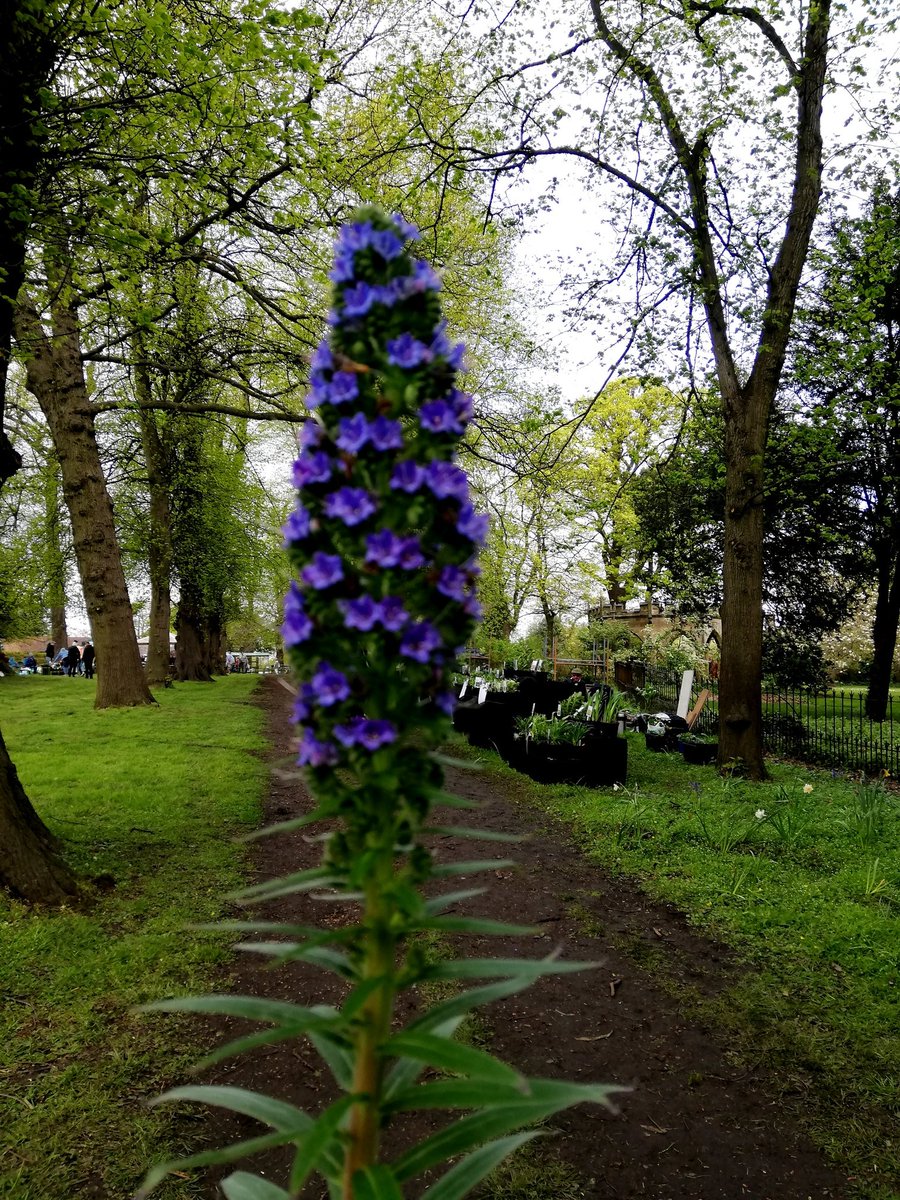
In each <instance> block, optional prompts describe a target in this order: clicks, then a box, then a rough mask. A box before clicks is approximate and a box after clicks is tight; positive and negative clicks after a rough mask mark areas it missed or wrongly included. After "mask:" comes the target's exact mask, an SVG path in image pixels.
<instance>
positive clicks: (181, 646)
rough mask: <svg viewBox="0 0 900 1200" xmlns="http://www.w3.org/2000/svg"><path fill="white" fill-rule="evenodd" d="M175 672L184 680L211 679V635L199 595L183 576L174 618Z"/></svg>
mask: <svg viewBox="0 0 900 1200" xmlns="http://www.w3.org/2000/svg"><path fill="white" fill-rule="evenodd" d="M175 636H176V641H175V673H176V675H177V676H178V678H179V679H180V680H181V681H182V682H188V681H190V682H193V683H211V682H212V671H211V669H210V639H209V628H208V626H207V621H206V614H205V613H204V611H203V603H202V599H201V597H200V595H199V594H198V593H197V591H196V590H195V589H194V587H193V586H192V584H191V581H190V580H189V579H185V578H184V577H182V580H181V596H180V598H179V600H178V614H177V616H176V618H175Z"/></svg>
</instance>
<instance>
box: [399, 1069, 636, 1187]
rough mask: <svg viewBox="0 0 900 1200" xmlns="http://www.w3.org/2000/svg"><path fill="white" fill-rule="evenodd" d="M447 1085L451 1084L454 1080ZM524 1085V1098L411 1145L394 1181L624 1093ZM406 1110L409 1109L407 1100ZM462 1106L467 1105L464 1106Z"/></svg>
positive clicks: (548, 1083) (536, 1082) (424, 1088)
mask: <svg viewBox="0 0 900 1200" xmlns="http://www.w3.org/2000/svg"><path fill="white" fill-rule="evenodd" d="M447 1082H448V1083H449V1084H451V1085H452V1084H454V1083H457V1082H458V1081H456V1080H450V1081H447ZM439 1086H440V1085H439V1084H423V1085H421V1086H420V1087H418V1088H411V1089H410V1091H411V1092H415V1091H418V1092H419V1093H426V1092H428V1091H429V1090H431V1089H432V1088H437V1087H439ZM528 1086H529V1090H530V1094H529V1095H528V1096H523V1095H521V1094H520V1095H518V1096H517V1097H516V1096H512V1097H510V1098H509V1099H505V1100H504V1102H503V1103H500V1104H496V1105H491V1106H489V1107H482V1108H481V1109H480V1110H479V1111H478V1112H474V1113H472V1114H471V1115H469V1116H467V1117H463V1118H462V1119H461V1120H459V1121H456V1122H455V1123H454V1124H452V1125H449V1126H447V1128H445V1129H441V1130H440V1131H439V1132H438V1133H436V1134H433V1135H432V1136H431V1137H429V1138H426V1140H425V1141H424V1142H420V1143H419V1144H418V1145H417V1146H413V1147H412V1149H410V1150H408V1151H407V1152H406V1153H405V1154H403V1155H402V1156H401V1157H400V1158H399V1159H398V1160H397V1162H396V1163H394V1164H393V1166H394V1173H395V1174H396V1176H397V1178H398V1179H399V1180H400V1181H401V1182H403V1181H404V1180H406V1179H411V1178H412V1177H413V1176H415V1175H418V1174H419V1173H420V1172H421V1171H425V1170H427V1169H428V1168H429V1167H433V1166H435V1165H436V1164H437V1163H439V1162H443V1161H444V1160H445V1159H447V1158H454V1157H455V1156H456V1155H457V1154H464V1153H465V1152H466V1151H467V1150H470V1149H472V1147H473V1146H477V1145H480V1144H483V1143H484V1142H485V1141H486V1140H489V1139H492V1138H495V1137H502V1136H503V1135H505V1134H507V1133H510V1132H511V1131H512V1130H514V1129H516V1128H518V1127H520V1126H522V1125H533V1124H535V1123H536V1122H538V1121H543V1120H544V1119H545V1118H547V1117H550V1116H552V1115H553V1114H554V1113H557V1112H559V1111H560V1110H561V1109H564V1108H571V1107H572V1105H574V1104H581V1103H583V1102H585V1101H588V1102H591V1103H594V1104H604V1105H606V1106H607V1107H611V1104H610V1097H611V1096H612V1095H613V1094H614V1093H616V1092H621V1091H627V1090H628V1089H627V1088H618V1087H612V1086H609V1087H607V1086H601V1085H595V1084H594V1085H592V1084H578V1083H562V1082H559V1081H557V1080H553V1079H532V1080H529V1081H528ZM482 1094H483V1093H482ZM404 1107H405V1106H404ZM410 1107H413V1104H412V1098H411V1097H410ZM464 1107H471V1105H470V1104H465V1105H464Z"/></svg>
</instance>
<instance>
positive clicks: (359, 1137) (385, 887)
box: [343, 851, 396, 1200]
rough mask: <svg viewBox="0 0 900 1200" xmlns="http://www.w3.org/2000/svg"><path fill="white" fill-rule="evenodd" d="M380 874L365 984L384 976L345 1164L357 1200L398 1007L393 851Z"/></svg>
mask: <svg viewBox="0 0 900 1200" xmlns="http://www.w3.org/2000/svg"><path fill="white" fill-rule="evenodd" d="M381 868H382V869H381V870H378V871H377V872H375V873H374V874H375V879H374V881H373V882H372V883H370V884H369V886H368V888H367V893H366V912H365V924H366V945H365V959H364V963H363V970H362V978H361V982H363V983H364V982H367V981H369V980H376V979H377V980H380V981H381V984H380V986H379V987H376V988H375V989H374V991H373V992H372V994H371V996H369V998H368V1000H367V1001H366V1002H365V1004H364V1006H363V1008H362V1010H361V1013H360V1027H359V1032H358V1034H357V1038H356V1046H355V1052H356V1053H355V1064H354V1071H353V1089H352V1090H353V1094H354V1095H355V1096H358V1097H359V1100H358V1101H357V1103H356V1104H354V1106H353V1109H352V1110H351V1114H350V1128H349V1133H350V1144H349V1146H348V1148H347V1158H346V1162H345V1168H344V1198H343V1200H353V1176H354V1174H355V1173H356V1172H357V1171H359V1170H361V1169H362V1168H364V1167H368V1166H371V1165H372V1164H373V1163H375V1162H376V1161H377V1157H378V1140H379V1132H380V1126H381V1122H380V1109H381V1088H382V1079H383V1060H382V1058H381V1055H380V1054H379V1047H380V1045H381V1044H382V1042H384V1040H385V1039H386V1038H387V1037H388V1035H389V1034H390V1029H391V1019H392V1016H393V1009H394V966H395V963H394V958H395V951H396V938H395V937H394V935H393V934H392V933H391V932H390V909H389V904H390V902H389V901H388V903H385V898H386V897H389V896H390V894H391V888H390V882H389V881H390V879H391V876H392V875H393V852H392V851H389V852H388V853H387V854H386V855H385V858H384V859H383V860H382V863H381Z"/></svg>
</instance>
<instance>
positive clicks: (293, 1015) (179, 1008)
mask: <svg viewBox="0 0 900 1200" xmlns="http://www.w3.org/2000/svg"><path fill="white" fill-rule="evenodd" d="M139 1011H141V1012H197V1013H215V1014H217V1015H219V1016H228V1017H243V1018H244V1019H245V1020H247V1021H274V1022H276V1023H277V1024H284V1025H291V1026H293V1027H295V1028H300V1029H303V1028H306V1027H307V1026H310V1025H322V1024H324V1023H325V1022H329V1021H336V1020H337V1018H338V1013H337V1010H336V1009H334V1008H331V1007H330V1006H329V1005H325V1004H316V1005H313V1006H312V1007H311V1008H305V1007H304V1006H303V1005H301V1004H291V1003H290V1001H288V1000H267V999H265V998H263V997H261V996H232V995H227V994H226V995H212V996H174V997H172V998H171V999H169V1000H153V1001H151V1002H150V1003H149V1004H144V1005H142V1006H141V1008H140V1010H139Z"/></svg>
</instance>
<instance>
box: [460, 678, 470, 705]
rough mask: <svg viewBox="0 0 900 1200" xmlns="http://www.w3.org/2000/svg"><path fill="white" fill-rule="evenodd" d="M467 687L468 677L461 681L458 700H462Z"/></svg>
mask: <svg viewBox="0 0 900 1200" xmlns="http://www.w3.org/2000/svg"><path fill="white" fill-rule="evenodd" d="M468 689H469V681H468V679H467V680H466V681H465V682H464V683H463V685H462V687H461V688H460V689H459V698H460V700H462V698H463V696H464V695H465V694H466V692H467V691H468Z"/></svg>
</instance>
